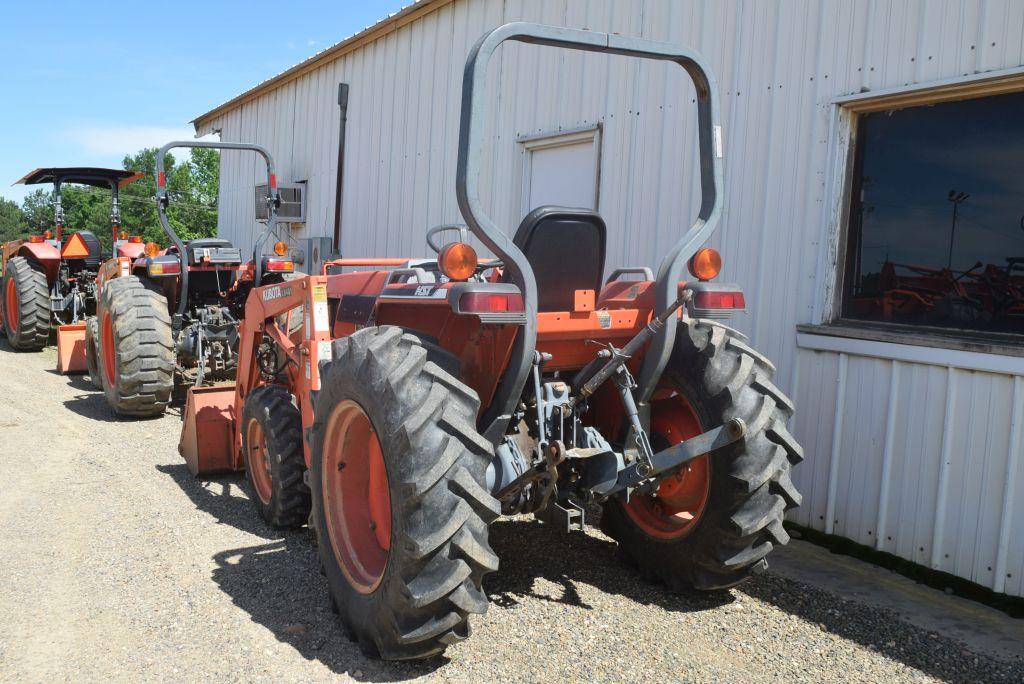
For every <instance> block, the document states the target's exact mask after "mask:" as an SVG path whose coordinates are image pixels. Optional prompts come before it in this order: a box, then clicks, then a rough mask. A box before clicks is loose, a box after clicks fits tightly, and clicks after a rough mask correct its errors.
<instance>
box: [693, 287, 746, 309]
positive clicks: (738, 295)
mask: <svg viewBox="0 0 1024 684" xmlns="http://www.w3.org/2000/svg"><path fill="white" fill-rule="evenodd" d="M686 287H687V289H689V290H691V291H692V292H693V298H692V299H691V300H690V301H689V302H688V303H687V311H688V312H689V314H690V315H691V316H693V317H694V318H729V317H730V316H732V314H733V312H735V311H743V310H745V309H746V308H747V302H746V299H745V298H744V296H743V290H742V289H741V288H740V286H739V285H736V284H734V283H705V282H701V283H691V284H689V285H687V286H686Z"/></svg>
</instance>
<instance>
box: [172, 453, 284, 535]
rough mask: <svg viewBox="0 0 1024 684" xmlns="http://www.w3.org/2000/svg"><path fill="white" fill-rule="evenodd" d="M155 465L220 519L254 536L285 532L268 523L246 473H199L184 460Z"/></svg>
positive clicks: (207, 511)
mask: <svg viewBox="0 0 1024 684" xmlns="http://www.w3.org/2000/svg"><path fill="white" fill-rule="evenodd" d="M156 469H157V470H158V471H159V472H161V473H163V474H164V475H167V476H169V477H170V478H171V479H172V480H174V482H175V484H177V485H178V486H179V487H180V488H181V491H182V492H184V493H185V496H187V497H188V498H189V500H191V501H192V503H193V504H194V505H195V507H196V508H198V509H199V510H201V511H203V512H204V513H207V514H209V515H211V516H213V518H215V519H216V520H217V523H218V524H220V525H230V526H231V527H234V528H235V529H237V530H241V531H242V532H246V533H248V534H251V535H253V536H255V537H260V538H262V539H268V540H279V539H281V537H282V533H281V532H279V531H277V530H274V529H272V528H271V527H270V526H269V525H267V524H266V523H265V522H264V521H263V519H262V518H260V516H259V513H257V512H256V507H255V506H253V503H252V501H250V500H249V496H248V493H247V492H248V488H247V485H248V483H247V482H246V481H245V474H244V473H227V474H224V475H212V476H211V475H205V476H202V477H196V476H195V475H193V474H192V473H191V472H189V469H188V466H186V465H185V464H184V463H175V464H171V465H158V466H156Z"/></svg>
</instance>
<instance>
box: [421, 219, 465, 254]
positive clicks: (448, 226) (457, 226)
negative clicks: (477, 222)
mask: <svg viewBox="0 0 1024 684" xmlns="http://www.w3.org/2000/svg"><path fill="white" fill-rule="evenodd" d="M449 230H457V231H459V241H460V242H469V228H467V227H466V226H464V225H463V224H461V223H443V224H441V225H440V226H434V227H433V228H431V229H430V230H428V231H427V244H428V245H430V248H431V249H432V250H434V251H435V252H437V253H438V254H440V253H441V250H442V249H443V248H444V245H439V244H437V243H436V242H435V241H434V236H435V235H440V234H441V233H444V232H447V231H449Z"/></svg>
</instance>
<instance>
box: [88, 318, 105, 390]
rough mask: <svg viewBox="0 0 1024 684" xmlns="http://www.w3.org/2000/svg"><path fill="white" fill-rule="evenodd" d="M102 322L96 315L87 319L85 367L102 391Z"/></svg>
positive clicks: (94, 383) (96, 386) (91, 380)
mask: <svg viewBox="0 0 1024 684" xmlns="http://www.w3.org/2000/svg"><path fill="white" fill-rule="evenodd" d="M99 339H100V324H99V320H98V319H97V318H96V317H95V316H89V318H87V319H85V369H86V372H87V373H88V374H89V381H90V382H92V384H93V387H95V388H96V389H98V390H100V391H102V390H103V378H102V376H101V375H100V361H99V359H100V352H99Z"/></svg>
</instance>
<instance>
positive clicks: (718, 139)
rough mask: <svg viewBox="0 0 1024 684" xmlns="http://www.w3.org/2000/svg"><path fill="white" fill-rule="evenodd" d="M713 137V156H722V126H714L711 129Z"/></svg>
mask: <svg viewBox="0 0 1024 684" xmlns="http://www.w3.org/2000/svg"><path fill="white" fill-rule="evenodd" d="M712 130H713V131H714V138H715V156H716V157H718V158H719V159H721V158H722V127H721V126H715V127H714V128H713V129H712Z"/></svg>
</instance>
